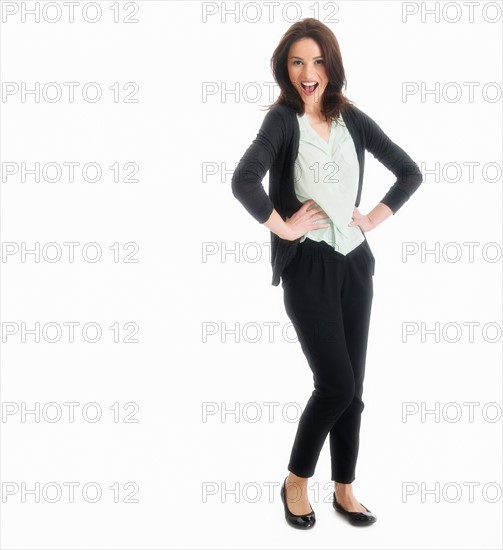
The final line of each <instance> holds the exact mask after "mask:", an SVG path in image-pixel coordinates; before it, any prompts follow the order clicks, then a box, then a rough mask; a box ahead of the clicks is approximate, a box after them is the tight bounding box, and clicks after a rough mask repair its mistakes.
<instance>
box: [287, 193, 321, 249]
mask: <svg viewBox="0 0 503 550" xmlns="http://www.w3.org/2000/svg"><path fill="white" fill-rule="evenodd" d="M328 218H329V216H328V215H327V213H326V212H324V210H323V209H322V208H321V207H320V206H318V205H317V204H316V203H315V202H314V200H313V199H309V200H307V201H306V202H305V203H303V205H302V206H301V207H300V208H299V209H298V210H297V212H294V214H293V215H292V216H291V217H290V218H288V217H287V218H286V220H285V223H286V225H287V226H288V229H289V233H290V238H289V239H288V240H290V241H294V240H295V239H298V238H299V237H302V236H303V235H305V234H306V233H307V232H308V231H312V230H313V229H323V228H325V227H330V223H315V222H316V221H317V220H324V219H328Z"/></svg>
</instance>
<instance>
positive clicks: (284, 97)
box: [269, 17, 353, 121]
mask: <svg viewBox="0 0 503 550" xmlns="http://www.w3.org/2000/svg"><path fill="white" fill-rule="evenodd" d="M301 38H312V39H313V40H314V41H315V42H317V44H318V46H319V47H320V49H321V52H322V55H323V58H324V60H325V68H326V71H327V77H328V84H327V87H326V88H325V91H324V93H323V95H322V97H321V112H322V114H323V115H325V117H326V118H327V119H328V120H329V121H332V120H333V119H336V118H338V117H339V115H340V114H341V111H342V110H344V109H345V108H347V107H348V106H349V105H353V102H352V101H350V100H349V99H348V98H347V97H346V96H345V95H344V94H343V92H342V89H343V87H344V88H346V85H347V83H346V75H345V72H344V66H343V64H342V55H341V50H340V48H339V43H338V42H337V38H336V37H335V35H334V33H333V32H332V31H331V30H330V29H329V28H328V27H327V26H326V25H325V24H324V23H322V22H321V21H318V20H317V19H314V18H312V17H308V18H305V19H302V20H300V21H297V23H294V24H293V25H292V26H291V27H290V28H289V29H288V30H287V31H286V33H285V34H284V35H283V37H282V38H281V40H280V43H279V44H278V46H277V47H276V49H275V50H274V53H273V55H272V57H271V70H272V74H273V76H274V79H275V80H276V82H277V84H278V85H279V87H280V89H281V93H280V95H279V97H278V99H276V101H275V102H274V103H273V104H272V105H269V109H271V108H272V107H273V106H275V105H277V104H279V103H283V104H286V105H289V106H290V107H292V108H293V109H294V110H295V111H296V112H297V113H298V114H304V101H303V100H302V97H301V96H300V94H299V92H298V91H297V90H296V89H295V87H294V86H293V84H292V82H291V81H290V77H289V76H288V53H289V51H290V47H291V46H292V44H293V43H294V42H296V41H297V40H300V39H301Z"/></svg>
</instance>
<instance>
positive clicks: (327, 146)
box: [294, 114, 365, 255]
mask: <svg viewBox="0 0 503 550" xmlns="http://www.w3.org/2000/svg"><path fill="white" fill-rule="evenodd" d="M297 119H298V122H299V127H300V142H299V154H298V156H297V159H296V161H295V182H294V186H295V194H296V195H297V198H298V199H299V201H301V202H305V201H306V200H308V199H313V200H314V201H315V203H316V204H318V206H321V208H323V210H324V211H325V212H326V213H327V215H328V216H329V219H324V220H317V221H316V222H315V223H321V224H323V223H330V226H329V227H326V228H322V229H314V230H311V231H308V232H307V233H306V234H305V235H304V236H302V237H301V239H300V242H303V241H304V240H305V239H306V238H309V239H312V240H314V241H322V240H323V241H325V242H327V243H328V244H329V245H330V246H332V247H333V248H334V250H336V251H337V252H340V253H341V254H343V255H346V254H348V253H349V252H351V251H352V250H354V249H355V248H356V247H357V246H358V245H359V244H361V243H362V242H363V241H364V240H365V237H364V235H363V231H362V230H361V229H360V228H359V227H358V226H355V227H348V223H350V222H351V217H352V215H353V209H354V206H355V201H356V195H357V192H358V177H359V164H358V157H357V156H356V149H355V145H354V142H353V138H352V137H351V134H350V133H349V131H348V129H347V128H346V126H345V124H344V121H343V119H342V117H339V119H337V120H334V121H333V122H332V126H331V128H330V137H329V140H328V143H327V142H326V141H325V140H324V139H323V138H322V137H321V136H320V135H319V134H318V132H316V130H314V128H313V127H312V126H311V124H310V123H309V120H308V118H307V116H306V115H305V114H304V115H297Z"/></svg>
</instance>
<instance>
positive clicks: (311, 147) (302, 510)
mask: <svg viewBox="0 0 503 550" xmlns="http://www.w3.org/2000/svg"><path fill="white" fill-rule="evenodd" d="M271 68H272V72H273V75H274V78H275V80H276V82H277V83H278V85H279V88H280V95H279V97H278V99H277V100H276V102H275V103H273V105H271V106H270V107H269V110H268V112H267V113H266V115H265V117H264V120H263V123H262V125H261V127H260V129H259V131H258V134H257V136H256V138H255V139H254V140H253V142H252V144H251V145H250V146H249V147H248V149H247V150H246V152H245V153H244V155H243V157H242V158H241V160H240V162H239V164H238V166H237V168H236V170H235V172H234V174H233V177H232V193H233V195H234V196H235V197H236V198H237V199H238V200H239V201H240V202H241V203H242V204H243V206H244V207H245V208H246V210H247V211H248V212H249V214H251V215H252V216H253V217H254V218H255V219H256V220H257V221H258V222H259V223H261V224H263V225H264V226H265V227H267V228H268V229H269V230H270V234H271V262H272V271H273V277H272V285H274V286H278V284H279V280H280V277H281V279H282V288H283V294H284V304H285V310H286V313H287V315H288V317H289V318H290V320H291V321H292V324H293V326H294V328H295V331H296V333H297V337H298V340H299V342H300V345H301V348H302V351H303V353H304V355H305V356H306V359H307V362H308V364H309V367H310V368H311V370H312V373H313V380H314V390H313V392H312V395H311V397H310V399H309V401H308V402H307V404H306V406H305V408H304V411H303V413H302V416H301V418H300V420H299V425H298V428H297V434H296V437H295V441H294V443H293V447H292V451H291V455H290V461H289V463H288V471H289V474H288V476H287V477H286V479H285V481H284V483H283V485H282V487H281V498H282V501H283V506H284V512H285V518H286V520H287V522H288V523H289V524H290V525H292V526H293V527H297V528H300V529H308V528H310V527H313V525H314V524H315V521H316V516H315V512H314V511H313V509H312V507H311V505H310V503H309V498H308V480H309V478H310V477H311V476H313V474H314V472H315V467H316V463H317V461H318V457H319V454H320V451H321V449H322V447H323V444H324V442H325V440H326V438H327V436H329V440H330V456H331V479H332V480H333V481H334V493H333V506H334V508H335V510H336V511H337V512H339V513H341V514H343V515H344V517H346V518H347V519H348V520H349V522H350V523H351V524H352V525H357V526H364V525H371V524H373V523H374V522H375V521H376V519H377V518H376V516H375V515H374V514H373V513H372V512H371V511H370V510H368V509H367V508H366V507H365V506H363V505H362V504H361V503H360V502H359V501H358V500H357V498H356V497H355V495H354V494H353V488H352V482H353V481H354V479H355V469H356V461H357V456H358V447H359V432H360V421H361V413H362V411H363V408H364V404H363V401H362V393H363V379H364V373H365V359H366V352H367V339H368V328H369V321H370V311H371V304H372V297H373V275H374V267H375V260H374V256H373V254H372V251H371V249H370V247H369V244H368V242H367V238H366V236H365V233H367V232H368V231H370V230H372V229H374V228H375V227H377V226H378V225H379V224H380V223H382V222H383V221H384V220H386V219H387V218H388V217H390V216H391V215H392V214H395V213H396V212H397V210H398V209H399V208H400V207H401V206H402V205H403V204H404V203H405V202H406V201H407V200H408V199H409V197H410V196H411V195H412V194H413V193H414V192H415V191H416V189H417V188H418V187H419V185H420V184H421V182H422V180H423V177H422V174H421V172H420V170H419V168H418V166H417V164H416V163H415V162H414V161H413V160H412V159H411V158H410V157H409V155H408V154H407V153H406V152H405V151H404V150H403V149H401V148H400V147H399V146H398V145H396V144H395V143H393V142H392V141H391V140H390V139H389V138H388V137H387V135H386V134H385V133H384V132H383V131H382V130H381V128H380V127H379V126H378V125H377V124H376V123H375V122H374V121H373V120H372V119H371V118H370V117H369V116H368V115H367V114H365V113H364V112H363V111H361V110H360V109H358V108H357V107H356V106H355V105H354V104H353V102H351V101H349V100H348V99H347V98H346V97H345V96H344V95H343V92H342V89H343V87H345V86H346V78H345V73H344V67H343V64H342V57H341V52H340V49H339V44H338V42H337V39H336V37H335V36H334V34H333V33H332V31H331V30H330V29H329V28H328V27H327V26H326V25H324V24H323V23H321V22H320V21H318V20H316V19H312V18H307V19H303V20H301V21H298V22H297V23H295V24H293V25H292V26H291V27H290V28H289V29H288V31H287V32H286V33H285V34H284V36H283V37H282V38H281V41H280V43H279V45H278V46H277V48H276V50H275V51H274V53H273V56H272V58H271ZM376 85H381V84H380V83H379V84H376ZM365 150H367V151H369V152H370V153H372V155H374V157H375V158H376V159H377V160H378V161H379V162H381V163H382V164H383V165H384V166H386V168H388V169H389V170H390V171H391V172H392V173H393V174H394V176H395V177H396V181H395V182H394V183H393V185H392V186H391V187H390V189H389V190H388V192H387V193H386V194H385V195H384V197H383V198H382V200H381V201H380V202H379V203H378V204H377V205H376V206H375V208H373V209H372V210H371V211H370V212H369V213H368V214H362V213H361V212H360V211H359V210H358V208H357V206H358V205H359V204H360V197H361V192H362V184H363V172H364V160H365ZM268 171H269V194H267V193H266V192H265V189H264V186H263V185H262V180H263V178H264V176H265V175H266V173H267V172H268Z"/></svg>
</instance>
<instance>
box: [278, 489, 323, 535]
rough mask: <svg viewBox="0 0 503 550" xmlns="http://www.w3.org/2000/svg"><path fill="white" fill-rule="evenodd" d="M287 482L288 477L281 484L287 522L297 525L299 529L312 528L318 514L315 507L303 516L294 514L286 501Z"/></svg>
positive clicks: (293, 525)
mask: <svg viewBox="0 0 503 550" xmlns="http://www.w3.org/2000/svg"><path fill="white" fill-rule="evenodd" d="M285 483H286V479H285V481H283V485H282V486H281V500H282V501H283V507H284V508H285V519H286V522H287V523H288V524H289V525H291V526H292V527H296V528H297V529H310V528H311V527H313V526H314V524H315V523H316V515H315V513H314V511H313V509H312V508H311V513H309V514H304V515H301V516H296V515H295V514H292V512H290V510H289V509H288V504H287V503H286V488H285Z"/></svg>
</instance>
